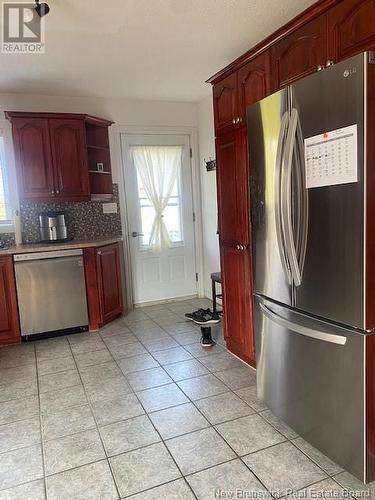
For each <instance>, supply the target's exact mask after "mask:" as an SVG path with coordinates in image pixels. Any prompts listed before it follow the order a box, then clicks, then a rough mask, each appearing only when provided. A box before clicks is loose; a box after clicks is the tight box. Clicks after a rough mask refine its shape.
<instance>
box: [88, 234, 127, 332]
mask: <svg viewBox="0 0 375 500" xmlns="http://www.w3.org/2000/svg"><path fill="white" fill-rule="evenodd" d="M84 259H85V272H86V288H87V301H88V309H89V323H90V330H97V329H98V328H100V327H102V326H104V325H106V324H107V323H109V322H110V321H112V320H114V319H115V318H116V317H117V316H119V315H120V314H122V312H123V296H122V280H121V264H120V244H119V243H114V244H112V245H105V246H103V247H97V248H86V249H85V251H84Z"/></svg>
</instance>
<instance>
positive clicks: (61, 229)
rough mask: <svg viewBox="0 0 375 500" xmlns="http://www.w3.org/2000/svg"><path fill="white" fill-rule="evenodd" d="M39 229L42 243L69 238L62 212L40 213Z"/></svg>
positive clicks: (58, 241) (56, 241)
mask: <svg viewBox="0 0 375 500" xmlns="http://www.w3.org/2000/svg"><path fill="white" fill-rule="evenodd" d="M39 230H40V240H41V242H42V243H60V242H63V241H68V240H69V239H70V238H68V228H67V225H66V218H65V214H64V212H42V213H40V214H39Z"/></svg>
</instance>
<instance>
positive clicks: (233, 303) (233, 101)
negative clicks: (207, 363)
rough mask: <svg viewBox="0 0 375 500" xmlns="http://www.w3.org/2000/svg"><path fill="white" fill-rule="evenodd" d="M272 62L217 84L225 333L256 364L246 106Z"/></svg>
mask: <svg viewBox="0 0 375 500" xmlns="http://www.w3.org/2000/svg"><path fill="white" fill-rule="evenodd" d="M269 64H270V55H269V53H268V52H266V53H263V54H261V55H260V56H259V57H257V58H254V60H252V61H250V62H248V63H247V64H246V65H244V66H243V67H241V68H240V69H239V70H238V71H237V72H236V73H235V75H234V76H232V78H231V79H228V78H227V79H225V82H224V83H223V82H219V84H218V88H216V85H215V86H214V102H215V106H218V107H221V110H220V111H219V110H218V109H216V112H215V132H216V159H217V186H218V207H219V241H220V261H221V271H222V285H223V297H224V304H223V305H224V335H225V338H226V341H227V346H228V348H229V349H230V350H231V351H232V352H233V353H234V354H236V355H237V356H239V357H240V358H242V359H243V360H244V361H246V362H248V363H250V364H252V365H254V366H255V347H254V344H255V342H254V334H253V324H252V307H251V303H252V273H251V248H250V204H249V166H248V151H247V127H246V107H247V106H249V105H250V104H252V103H254V102H256V101H258V100H259V99H262V98H263V97H264V96H266V95H267V93H268V92H269V88H270V81H269ZM234 83H235V84H236V86H235V88H232V86H233V85H234ZM225 89H226V90H225ZM224 92H226V93H227V96H226V99H225V100H224V99H223V97H222V96H223V93H224ZM219 96H221V98H219ZM229 96H230V98H229ZM224 102H225V113H224V111H223V107H224ZM224 116H225V120H224V118H223V117H224Z"/></svg>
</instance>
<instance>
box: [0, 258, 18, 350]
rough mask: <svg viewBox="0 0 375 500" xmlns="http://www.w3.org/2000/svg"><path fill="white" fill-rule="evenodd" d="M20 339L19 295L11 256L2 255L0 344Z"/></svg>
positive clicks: (0, 269)
mask: <svg viewBox="0 0 375 500" xmlns="http://www.w3.org/2000/svg"><path fill="white" fill-rule="evenodd" d="M19 341H20V327H19V318H18V308H17V295H16V286H15V279H14V270H13V261H12V258H11V257H0V344H12V343H15V342H19Z"/></svg>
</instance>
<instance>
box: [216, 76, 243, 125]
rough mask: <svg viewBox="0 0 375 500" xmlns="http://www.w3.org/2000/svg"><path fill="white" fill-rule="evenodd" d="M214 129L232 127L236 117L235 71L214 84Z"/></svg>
mask: <svg viewBox="0 0 375 500" xmlns="http://www.w3.org/2000/svg"><path fill="white" fill-rule="evenodd" d="M213 96H214V117H215V130H216V132H218V131H223V130H224V129H229V130H230V129H232V128H233V127H234V126H235V122H236V120H237V118H238V102H237V97H238V96H237V73H232V74H231V75H229V76H227V77H226V78H224V80H222V81H221V82H219V83H217V84H215V85H214V88H213Z"/></svg>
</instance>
